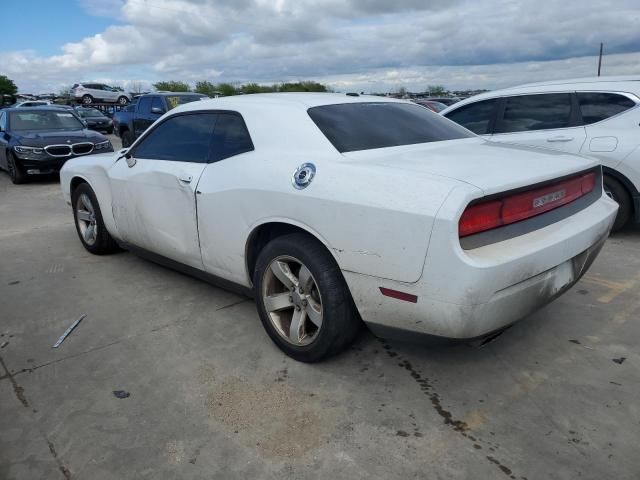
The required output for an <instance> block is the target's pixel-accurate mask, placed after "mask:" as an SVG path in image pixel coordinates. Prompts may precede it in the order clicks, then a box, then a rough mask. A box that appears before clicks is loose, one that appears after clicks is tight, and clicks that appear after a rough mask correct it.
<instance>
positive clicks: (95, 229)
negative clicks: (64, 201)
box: [71, 183, 118, 255]
mask: <svg viewBox="0 0 640 480" xmlns="http://www.w3.org/2000/svg"><path fill="white" fill-rule="evenodd" d="M71 204H72V205H73V217H74V219H75V224H76V231H77V232H78V236H79V237H80V241H81V242H82V245H83V246H84V248H86V249H87V251H89V252H91V253H93V254H95V255H104V254H106V253H112V252H115V251H117V250H118V245H117V243H116V242H115V240H113V238H111V235H109V232H108V231H107V229H106V228H105V226H104V221H103V220H102V212H101V211H100V205H98V199H97V198H96V195H95V193H94V192H93V190H92V189H91V187H90V186H89V185H88V184H86V183H82V184H80V185H79V186H78V187H77V188H76V189H75V190H74V191H73V196H72V200H71Z"/></svg>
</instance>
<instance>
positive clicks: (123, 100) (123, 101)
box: [118, 96, 129, 105]
mask: <svg viewBox="0 0 640 480" xmlns="http://www.w3.org/2000/svg"><path fill="white" fill-rule="evenodd" d="M128 103H129V99H128V98H127V97H125V96H122V97H118V105H127V104H128Z"/></svg>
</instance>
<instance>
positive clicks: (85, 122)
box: [82, 120, 89, 128]
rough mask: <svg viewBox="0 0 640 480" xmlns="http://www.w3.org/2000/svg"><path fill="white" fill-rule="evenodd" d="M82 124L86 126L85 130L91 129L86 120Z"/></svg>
mask: <svg viewBox="0 0 640 480" xmlns="http://www.w3.org/2000/svg"><path fill="white" fill-rule="evenodd" d="M82 124H83V125H84V128H89V124H88V123H87V121H86V120H82Z"/></svg>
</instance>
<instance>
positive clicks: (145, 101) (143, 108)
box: [138, 97, 151, 115]
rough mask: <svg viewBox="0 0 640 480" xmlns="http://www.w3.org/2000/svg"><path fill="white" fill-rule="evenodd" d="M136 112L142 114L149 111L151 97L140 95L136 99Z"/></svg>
mask: <svg viewBox="0 0 640 480" xmlns="http://www.w3.org/2000/svg"><path fill="white" fill-rule="evenodd" d="M138 113H141V114H143V115H146V114H148V113H151V97H142V98H141V99H140V100H139V101H138Z"/></svg>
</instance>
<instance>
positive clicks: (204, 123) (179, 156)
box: [132, 113, 217, 163]
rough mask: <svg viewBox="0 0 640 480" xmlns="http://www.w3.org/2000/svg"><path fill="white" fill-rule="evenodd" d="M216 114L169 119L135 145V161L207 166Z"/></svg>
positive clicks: (193, 114)
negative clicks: (144, 159) (151, 160)
mask: <svg viewBox="0 0 640 480" xmlns="http://www.w3.org/2000/svg"><path fill="white" fill-rule="evenodd" d="M216 117H217V115H216V114H215V113H191V114H184V115H174V116H173V117H170V118H168V119H167V120H165V121H164V122H162V123H161V124H160V125H158V126H157V127H156V128H154V129H153V130H152V131H151V132H149V134H147V135H145V137H144V138H143V139H142V140H141V141H140V143H139V144H138V145H136V147H135V149H134V151H133V152H132V155H133V156H134V157H136V158H148V159H153V160H171V161H174V162H192V163H206V162H208V161H209V158H210V153H211V139H212V137H213V127H214V125H215V123H216Z"/></svg>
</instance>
